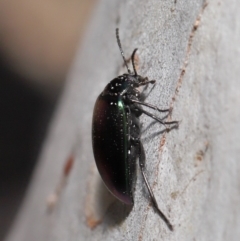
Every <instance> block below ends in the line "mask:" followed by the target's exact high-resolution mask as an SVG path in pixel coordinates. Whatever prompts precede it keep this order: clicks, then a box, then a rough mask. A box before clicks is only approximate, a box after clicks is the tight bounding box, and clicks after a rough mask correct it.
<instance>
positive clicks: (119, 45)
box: [116, 28, 131, 74]
mask: <svg viewBox="0 0 240 241" xmlns="http://www.w3.org/2000/svg"><path fill="white" fill-rule="evenodd" d="M116 37H117V43H118V47H119V49H120V52H121V55H122V57H123V61H124V64H125V66H126V67H127V70H128V73H129V74H131V71H130V69H129V67H128V65H127V61H126V59H125V56H124V53H123V50H122V45H121V42H120V38H119V31H118V28H116Z"/></svg>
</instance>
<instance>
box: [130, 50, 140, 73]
mask: <svg viewBox="0 0 240 241" xmlns="http://www.w3.org/2000/svg"><path fill="white" fill-rule="evenodd" d="M137 50H138V49H134V50H133V53H132V57H131V58H132V66H133V71H134V74H135V76H137V70H136V67H135V61H134V60H135V58H134V57H135V53H136V52H137Z"/></svg>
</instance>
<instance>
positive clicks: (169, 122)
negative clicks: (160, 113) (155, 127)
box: [136, 106, 178, 130]
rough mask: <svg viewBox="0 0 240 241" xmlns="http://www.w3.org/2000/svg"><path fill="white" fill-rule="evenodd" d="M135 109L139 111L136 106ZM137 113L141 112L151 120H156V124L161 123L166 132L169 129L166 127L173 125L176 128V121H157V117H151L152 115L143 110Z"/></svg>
mask: <svg viewBox="0 0 240 241" xmlns="http://www.w3.org/2000/svg"><path fill="white" fill-rule="evenodd" d="M136 108H137V109H139V107H138V106H136ZM139 111H141V112H142V113H144V114H145V115H147V116H149V117H151V118H153V119H154V120H156V121H157V122H159V123H161V124H162V125H164V126H165V128H166V129H167V130H169V128H168V127H167V126H166V125H173V124H175V125H176V126H178V121H162V120H161V119H159V118H158V117H157V116H155V115H153V114H151V113H149V112H147V111H145V110H143V109H140V110H139Z"/></svg>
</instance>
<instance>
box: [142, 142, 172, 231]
mask: <svg viewBox="0 0 240 241" xmlns="http://www.w3.org/2000/svg"><path fill="white" fill-rule="evenodd" d="M145 159H146V157H145V152H144V149H143V145H142V143H141V142H139V166H140V169H141V172H142V175H143V179H144V182H145V184H146V186H147V189H148V192H149V194H150V197H151V199H152V203H153V205H154V207H155V209H156V210H157V212H158V214H159V216H160V217H161V218H162V219H163V221H164V222H165V223H166V225H167V226H168V228H169V229H170V230H171V231H173V226H172V224H171V223H170V222H169V220H168V219H167V217H166V216H165V215H164V213H163V212H162V211H161V210H160V208H159V207H158V204H157V201H156V198H155V197H154V194H153V191H152V189H151V187H150V185H149V183H148V180H147V178H146V175H145V172H144V166H145Z"/></svg>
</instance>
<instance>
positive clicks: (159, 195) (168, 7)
mask: <svg viewBox="0 0 240 241" xmlns="http://www.w3.org/2000/svg"><path fill="white" fill-rule="evenodd" d="M239 9H240V2H239V1H237V0H229V1H217V0H210V1H209V2H208V5H207V6H206V2H204V1H203V0H191V1H190V0H189V1H185V0H178V1H173V0H172V1H159V0H150V1H145V0H140V1H137V0H130V1H112V0H105V1H100V3H99V5H98V7H97V8H96V10H95V13H94V16H93V19H92V22H91V24H90V26H89V29H88V32H87V34H86V37H85V41H84V43H83V45H82V46H81V48H80V49H79V51H78V52H77V54H76V59H75V61H74V63H73V66H72V69H71V71H70V73H69V77H68V81H67V84H66V88H65V91H64V93H63V96H62V98H61V101H60V103H59V107H58V109H57V110H56V114H55V116H54V119H53V120H52V123H51V127H50V129H49V134H48V136H47V138H46V141H45V144H44V148H43V150H42V153H41V156H40V158H39V164H38V166H37V168H36V171H35V174H34V176H33V179H32V182H31V186H30V188H29V191H28V195H27V196H26V199H25V202H24V205H23V206H22V209H21V212H20V213H19V215H18V218H17V220H16V222H15V224H14V226H13V228H12V230H11V232H10V234H9V236H8V238H7V239H6V240H7V241H38V240H39V241H42V240H51V241H54V240H57V241H63V240H68V241H70V240H74V241H75V240H105V241H108V240H109V241H112V240H143V241H145V240H168V241H171V240H178V241H186V240H218V241H220V240H239V238H240V228H239V227H240V205H239V203H240V175H239V173H240V108H239V103H240V81H239V76H240V68H239V66H240V65H239V64H240V48H239V46H240V45H239V43H240V15H239ZM117 26H118V27H119V28H120V38H121V41H122V45H123V49H124V51H125V54H126V56H129V55H130V54H131V52H132V50H133V49H134V48H135V47H138V48H139V52H138V56H139V68H138V72H139V74H141V75H143V76H148V77H149V78H150V79H156V80H157V84H156V87H155V88H154V89H153V91H152V92H151V94H150V95H149V97H148V98H147V102H148V103H152V104H154V105H157V106H159V107H163V108H165V107H170V106H171V107H173V112H172V116H171V119H172V120H180V121H181V122H180V126H179V129H178V130H172V131H171V132H169V133H160V132H161V130H163V126H160V125H159V124H157V123H153V121H152V120H151V119H150V118H149V117H146V116H142V117H141V122H142V124H143V134H142V139H143V145H144V148H145V150H146V172H147V176H148V180H149V182H150V185H151V186H152V188H153V191H154V193H155V196H156V199H157V202H158V204H159V206H160V208H161V209H162V211H163V212H164V213H165V214H166V216H167V217H169V219H170V221H171V222H172V223H173V225H174V231H173V232H171V231H169V230H168V228H167V227H166V225H165V223H164V222H163V221H162V220H161V219H160V218H159V216H158V215H157V213H156V212H155V211H154V210H153V209H152V207H151V203H150V201H149V197H148V193H147V190H146V188H145V186H144V183H143V179H142V177H141V175H140V172H139V171H138V173H137V174H138V178H137V182H136V190H135V194H134V200H135V204H134V207H133V208H132V210H130V211H129V210H128V208H127V207H125V206H124V205H123V204H121V203H119V202H118V201H116V200H113V201H109V200H110V199H111V197H109V196H108V195H106V191H105V189H104V187H103V186H102V184H101V183H98V181H97V180H98V178H97V176H96V175H97V174H96V172H95V171H94V169H93V166H94V159H93V154H92V146H91V118H92V110H93V105H94V102H95V99H96V97H97V96H98V94H99V93H100V92H101V91H102V90H103V88H104V87H105V85H106V84H107V83H108V82H109V81H110V80H111V79H113V78H114V77H116V76H117V75H118V74H121V73H124V72H125V71H126V70H125V69H124V68H122V59H121V56H120V53H119V50H118V47H117V44H116V40H115V28H116V27H117ZM72 152H74V166H73V169H72V170H71V172H70V174H69V177H68V179H67V183H66V185H65V186H64V188H63V190H62V192H61V195H60V196H59V200H58V202H57V203H56V206H55V207H54V208H53V210H52V211H51V212H47V207H46V198H47V197H48V195H49V194H50V193H51V192H52V191H53V190H54V189H55V188H56V186H57V185H58V182H59V179H60V176H61V172H62V168H63V166H64V163H65V162H66V160H67V159H68V157H69V155H70V154H71V153H72ZM93 226H94V227H95V228H94V229H93V228H90V227H93Z"/></svg>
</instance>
